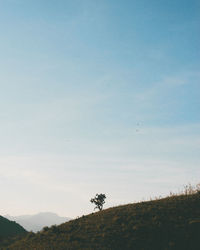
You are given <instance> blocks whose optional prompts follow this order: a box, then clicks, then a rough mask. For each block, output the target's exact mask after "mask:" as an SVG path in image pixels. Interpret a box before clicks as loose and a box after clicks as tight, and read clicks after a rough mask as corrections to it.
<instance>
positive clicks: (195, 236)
mask: <svg viewBox="0 0 200 250" xmlns="http://www.w3.org/2000/svg"><path fill="white" fill-rule="evenodd" d="M6 249H15V250H16V249H19V250H20V249H24V250H25V249H37V250H40V249H42V250H44V249H45V250H48V249H49V250H50V249H51V250H53V249H55V250H62V249H63V250H79V249H80V250H84V249H87V250H95V249H98V250H118V249H120V250H126V249H131V250H134V249H136V250H169V249H170V250H171V249H174V250H177V249H180V250H199V249H200V194H199V193H196V194H191V195H179V196H173V197H168V198H164V199H160V200H155V201H148V202H141V203H136V204H128V205H125V206H119V207H114V208H110V209H106V210H104V211H101V212H97V213H94V214H90V215H88V216H83V217H81V218H79V219H76V220H73V221H70V222H67V223H64V224H62V225H60V226H57V227H56V226H53V227H51V228H45V229H44V230H43V231H42V232H40V233H37V234H33V233H29V234H28V235H27V236H26V237H24V238H23V239H22V240H19V241H17V242H15V243H14V244H13V245H11V246H10V247H9V248H6Z"/></svg>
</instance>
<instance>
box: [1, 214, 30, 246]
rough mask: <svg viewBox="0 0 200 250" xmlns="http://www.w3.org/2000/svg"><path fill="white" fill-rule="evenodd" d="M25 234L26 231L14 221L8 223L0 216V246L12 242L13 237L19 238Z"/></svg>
mask: <svg viewBox="0 0 200 250" xmlns="http://www.w3.org/2000/svg"><path fill="white" fill-rule="evenodd" d="M25 234H26V230H25V229H24V228H23V227H22V226H20V225H19V224H17V223H16V222H15V221H10V220H8V219H6V218H4V217H3V216H0V246H3V245H4V244H7V243H8V242H12V241H13V240H14V239H11V238H13V237H20V236H23V235H25ZM0 249H1V248H0Z"/></svg>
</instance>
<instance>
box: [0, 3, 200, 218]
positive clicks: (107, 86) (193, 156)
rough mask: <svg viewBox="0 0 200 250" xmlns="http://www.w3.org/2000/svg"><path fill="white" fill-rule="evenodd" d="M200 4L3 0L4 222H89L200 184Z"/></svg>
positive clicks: (0, 127)
mask: <svg viewBox="0 0 200 250" xmlns="http://www.w3.org/2000/svg"><path fill="white" fill-rule="evenodd" d="M199 13H200V2H199V1H197V0H192V1H186V0H183V1H180V0H174V1H154V0H153V1H147V0H141V1H139V0H127V1H122V0H110V1H106V0H101V1H97V0H73V1H70V0H67V1H64V0H60V1H55V0H48V1H47V0H30V1H25V0H1V1H0V30H1V32H0V55H1V56H0V66H1V67H0V141H1V144H0V183H1V191H2V192H1V208H0V214H1V215H3V214H10V215H12V216H16V215H23V214H35V213H39V212H41V211H50V212H54V213H56V214H58V215H60V216H66V217H76V216H81V215H83V214H88V213H91V212H93V208H94V206H93V205H92V204H91V203H90V198H92V197H93V196H94V195H95V194H96V193H105V194H106V196H107V200H106V204H105V208H106V207H111V206H116V205H120V204H125V203H130V202H134V201H139V200H142V199H143V198H144V199H148V198H150V197H154V196H157V195H167V194H169V192H170V191H174V192H176V191H178V190H179V189H181V188H182V187H183V185H185V184H188V183H189V182H190V183H192V184H196V183H198V182H200V181H199V176H200V167H199V166H200V157H199V152H200V111H199V110H200V84H199V79H200V70H199V66H200V60H199V58H200V57H199V56H200V55H199V54H200V45H199V44H200V39H199V24H200V14H199Z"/></svg>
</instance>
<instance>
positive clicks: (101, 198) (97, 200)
mask: <svg viewBox="0 0 200 250" xmlns="http://www.w3.org/2000/svg"><path fill="white" fill-rule="evenodd" d="M105 199H106V195H105V194H96V196H95V197H94V198H92V199H91V200H90V202H91V203H94V204H95V205H96V207H95V208H94V209H96V208H97V209H99V211H101V210H102V209H103V205H104V203H105Z"/></svg>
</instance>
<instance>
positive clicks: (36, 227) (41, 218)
mask: <svg viewBox="0 0 200 250" xmlns="http://www.w3.org/2000/svg"><path fill="white" fill-rule="evenodd" d="M5 217H6V218H7V219H9V220H13V221H16V222H17V223H19V224H20V225H21V226H23V227H24V228H25V229H26V230H27V231H33V232H37V231H40V230H41V229H42V228H43V227H45V226H48V227H49V226H52V225H59V224H61V223H64V222H67V221H69V220H70V218H67V217H60V216H58V215H57V214H55V213H50V212H43V213H38V214H35V215H21V216H10V215H5Z"/></svg>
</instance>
